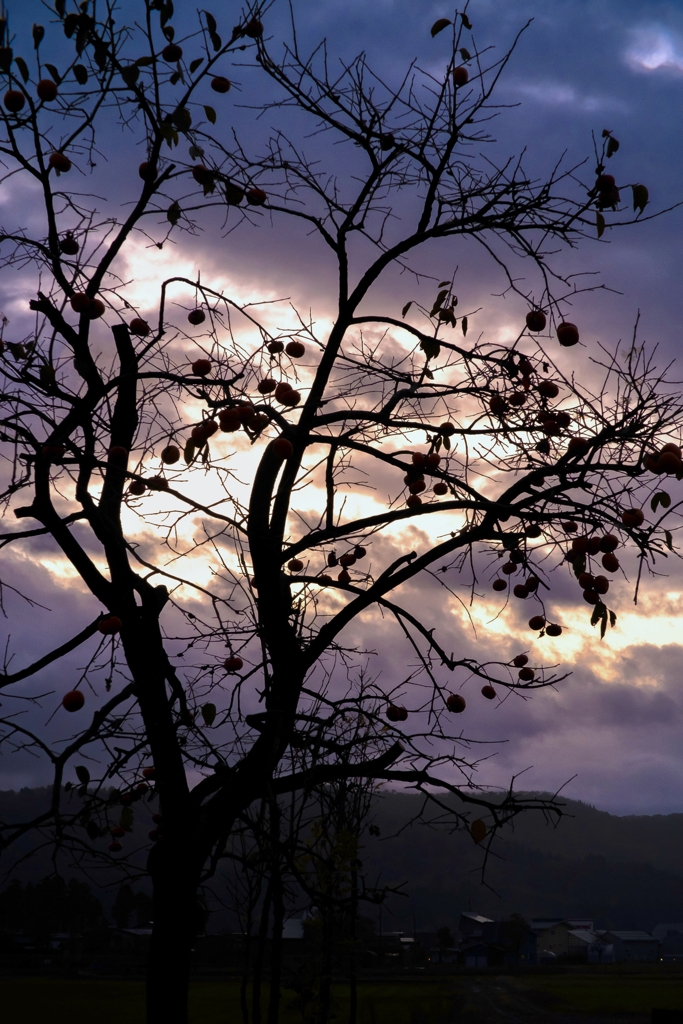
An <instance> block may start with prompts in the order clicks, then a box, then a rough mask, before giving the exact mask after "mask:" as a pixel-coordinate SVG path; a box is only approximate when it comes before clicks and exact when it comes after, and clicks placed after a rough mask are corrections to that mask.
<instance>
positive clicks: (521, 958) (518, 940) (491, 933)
mask: <svg viewBox="0 0 683 1024" xmlns="http://www.w3.org/2000/svg"><path fill="white" fill-rule="evenodd" d="M460 937H461V942H460V947H459V949H458V950H457V955H456V957H454V959H457V962H458V963H460V964H464V966H465V967H500V966H502V965H503V964H535V963H536V933H535V932H534V931H533V930H532V929H531V928H530V927H529V926H528V924H527V923H526V921H524V920H523V919H522V918H521V917H511V918H508V919H507V920H504V921H493V920H492V919H491V918H490V917H483V916H482V915H481V914H474V913H472V912H471V911H469V912H467V913H463V914H461V915H460ZM448 952H449V953H450V950H449V951H448ZM442 962H443V961H442Z"/></svg>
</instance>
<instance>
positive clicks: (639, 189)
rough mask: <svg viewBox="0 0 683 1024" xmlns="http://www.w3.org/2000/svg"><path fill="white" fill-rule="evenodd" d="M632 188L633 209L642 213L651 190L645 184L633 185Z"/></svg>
mask: <svg viewBox="0 0 683 1024" xmlns="http://www.w3.org/2000/svg"><path fill="white" fill-rule="evenodd" d="M631 188H632V189H633V209H634V211H635V210H638V212H639V213H642V212H643V210H644V209H645V207H646V206H647V203H648V199H649V198H650V195H649V192H648V190H647V188H646V187H645V185H632V186H631Z"/></svg>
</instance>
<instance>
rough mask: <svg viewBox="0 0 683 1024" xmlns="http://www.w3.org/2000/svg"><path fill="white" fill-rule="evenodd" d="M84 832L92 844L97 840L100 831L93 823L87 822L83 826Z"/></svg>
mask: <svg viewBox="0 0 683 1024" xmlns="http://www.w3.org/2000/svg"><path fill="white" fill-rule="evenodd" d="M85 831H86V832H87V833H88V839H91V840H92V841H93V842H94V841H95V840H96V839H99V836H100V830H99V828H98V826H97V825H96V824H95V822H94V821H89V822H88V824H87V825H86V826H85Z"/></svg>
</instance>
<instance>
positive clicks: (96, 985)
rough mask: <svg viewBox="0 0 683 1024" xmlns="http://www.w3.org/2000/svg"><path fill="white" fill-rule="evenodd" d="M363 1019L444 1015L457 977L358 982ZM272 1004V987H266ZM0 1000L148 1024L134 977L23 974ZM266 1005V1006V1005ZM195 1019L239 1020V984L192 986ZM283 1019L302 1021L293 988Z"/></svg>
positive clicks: (58, 1023) (62, 1015)
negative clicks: (83, 978) (429, 980)
mask: <svg viewBox="0 0 683 1024" xmlns="http://www.w3.org/2000/svg"><path fill="white" fill-rule="evenodd" d="M358 997H359V998H358V1003H359V1007H358V1024H410V1022H411V1017H412V1015H413V1012H414V1011H415V1012H417V1013H420V1014H425V1015H427V1016H429V1017H430V1018H434V1019H437V1018H439V1017H443V1016H444V1015H445V1014H446V1012H447V1011H448V1009H449V1008H450V1006H451V1003H452V997H453V984H452V979H444V980H443V981H437V982H434V983H427V984H425V983H416V984H410V983H407V984H404V983H402V984H396V985H393V984H382V983H377V984H375V983H371V984H363V985H360V986H359V993H358ZM264 998H265V1000H266V1003H265V1005H266V1006H267V991H266V992H265V993H264ZM0 1006H2V1010H3V1017H4V1019H5V1020H7V1021H21V1024H45V1020H46V1015H49V1020H50V1024H92V1022H93V1021H97V1024H121V1021H124V1020H125V1022H126V1024H144V986H143V984H142V983H141V982H132V981H104V980H103V981H80V980H79V981H68V980H61V979H53V978H21V979H15V980H11V981H9V980H7V981H0ZM264 1008H265V1007H264ZM334 1011H335V1018H336V1020H337V1021H339V1022H342V1021H344V1020H346V1019H348V997H347V993H346V990H345V989H344V988H343V987H341V986H340V987H339V990H338V991H336V992H335V999H334ZM190 1020H191V1021H192V1024H238V1022H239V1021H241V1013H240V1007H239V987H238V985H237V983H230V982H195V983H194V984H193V985H192V986H191V989H190ZM280 1020H281V1024H303V1018H302V1014H301V1011H300V1009H299V1008H298V1006H297V1005H296V996H295V994H294V993H293V992H284V993H283V1000H282V1013H281V1015H280Z"/></svg>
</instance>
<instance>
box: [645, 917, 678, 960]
mask: <svg viewBox="0 0 683 1024" xmlns="http://www.w3.org/2000/svg"><path fill="white" fill-rule="evenodd" d="M652 934H653V935H654V937H655V938H656V939H659V941H660V942H661V944H662V945H661V949H660V951H659V952H660V956H661V958H662V960H675V961H677V962H679V961H680V960H681V958H682V957H683V923H681V924H658V925H657V926H656V928H653V929H652Z"/></svg>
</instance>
